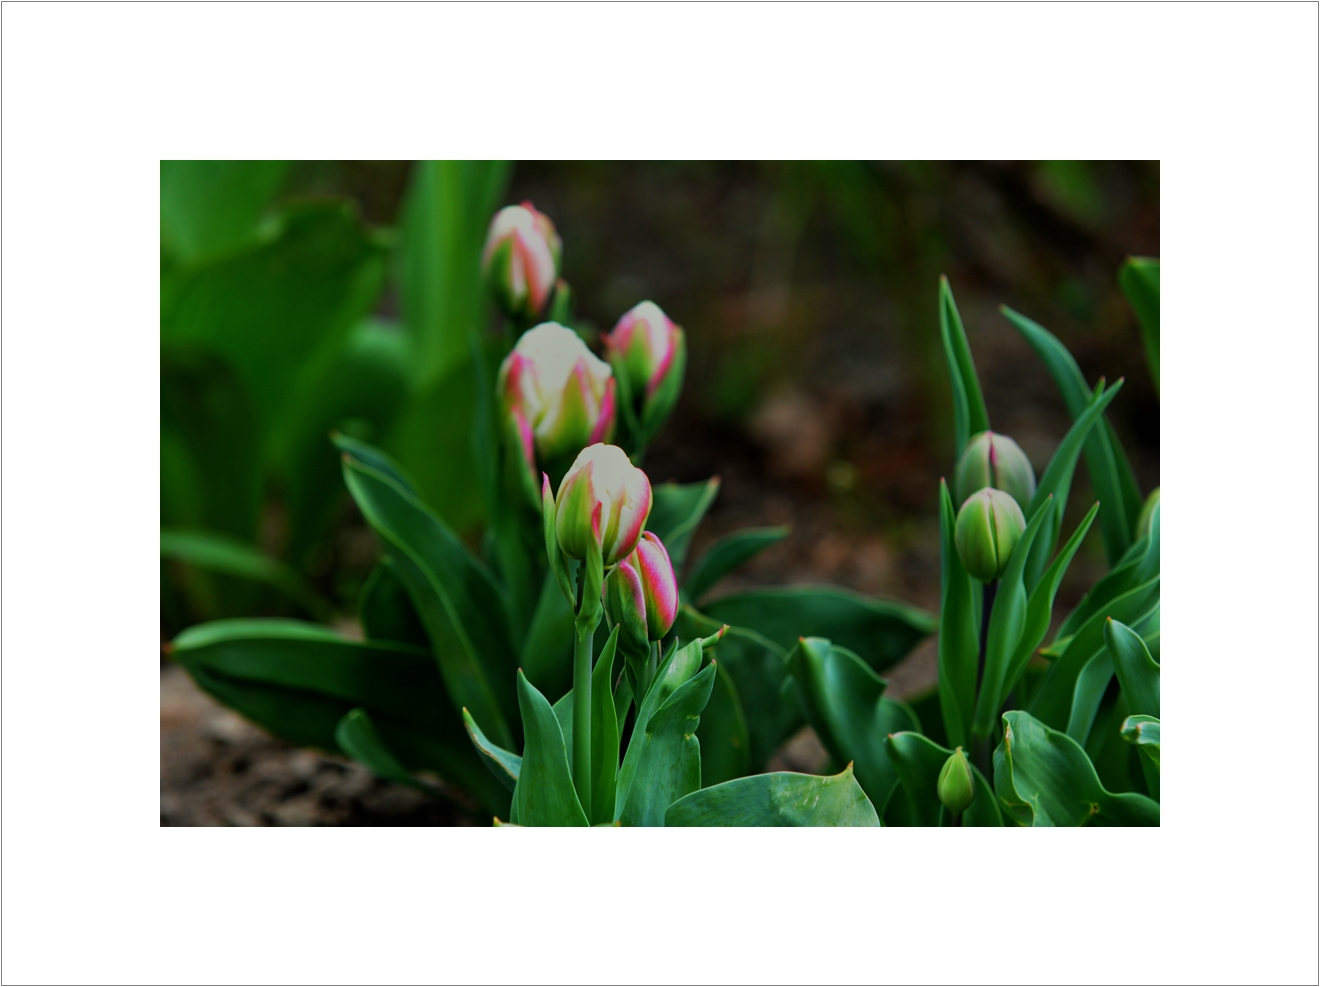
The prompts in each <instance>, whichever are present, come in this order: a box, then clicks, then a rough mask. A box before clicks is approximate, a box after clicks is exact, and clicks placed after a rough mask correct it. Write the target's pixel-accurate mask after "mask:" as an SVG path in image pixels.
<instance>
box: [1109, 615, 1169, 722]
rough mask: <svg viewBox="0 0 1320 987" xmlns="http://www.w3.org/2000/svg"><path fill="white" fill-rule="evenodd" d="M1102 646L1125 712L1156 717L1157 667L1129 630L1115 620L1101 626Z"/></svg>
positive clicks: (1158, 680)
mask: <svg viewBox="0 0 1320 987" xmlns="http://www.w3.org/2000/svg"><path fill="white" fill-rule="evenodd" d="M1105 646H1106V648H1107V649H1108V651H1109V655H1110V657H1111V658H1112V660H1113V663H1114V671H1115V672H1116V673H1117V675H1118V684H1119V687H1120V688H1121V689H1122V690H1123V695H1124V696H1126V697H1127V706H1128V710H1129V711H1130V712H1131V713H1134V714H1138V715H1142V716H1153V717H1155V718H1156V719H1158V718H1159V715H1160V666H1159V665H1157V664H1155V659H1154V658H1152V657H1151V656H1150V651H1149V650H1147V648H1146V644H1145V642H1144V641H1142V640H1141V637H1140V636H1139V635H1138V634H1137V632H1136V631H1134V630H1133V629H1132V628H1131V627H1128V626H1127V625H1126V624H1120V623H1119V622H1118V621H1116V620H1112V619H1111V620H1107V621H1106V622H1105Z"/></svg>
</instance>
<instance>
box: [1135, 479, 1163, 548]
mask: <svg viewBox="0 0 1320 987" xmlns="http://www.w3.org/2000/svg"><path fill="white" fill-rule="evenodd" d="M1159 506H1160V488H1159V487H1156V488H1155V489H1154V490H1152V491H1151V492H1150V496H1149V497H1147V498H1146V503H1144V504H1142V505H1141V513H1140V514H1138V515H1137V540H1138V541H1140V540H1141V539H1142V538H1145V537H1146V536H1147V535H1149V534H1150V519H1151V518H1152V517H1154V516H1155V508H1157V507H1159Z"/></svg>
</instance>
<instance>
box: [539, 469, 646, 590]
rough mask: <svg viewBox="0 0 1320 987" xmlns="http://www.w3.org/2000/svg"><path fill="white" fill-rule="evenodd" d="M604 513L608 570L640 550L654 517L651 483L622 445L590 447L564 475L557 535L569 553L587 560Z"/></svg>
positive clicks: (557, 503) (602, 526)
mask: <svg viewBox="0 0 1320 987" xmlns="http://www.w3.org/2000/svg"><path fill="white" fill-rule="evenodd" d="M598 510H599V512H600V514H599V519H598V523H599V537H600V546H601V555H602V557H603V560H604V564H605V566H606V568H608V567H609V566H612V565H616V564H618V563H619V562H620V561H621V560H622V559H624V558H625V557H626V556H628V555H629V554H630V553H631V552H632V550H633V549H634V548H636V547H637V542H638V539H640V538H641V537H642V529H643V528H645V527H646V519H647V518H648V517H650V515H651V481H650V480H649V479H647V477H646V474H645V473H643V472H642V471H641V470H640V469H638V468H637V467H636V466H634V465H633V464H632V463H631V462H630V461H629V459H628V455H627V453H625V452H624V451H623V450H622V449H620V448H619V447H618V446H609V445H604V444H602V443H597V444H596V445H592V446H588V447H587V448H585V449H583V450H582V451H581V452H580V453H578V457H577V459H576V460H575V461H574V463H573V465H572V466H571V467H569V470H568V472H567V473H565V474H564V479H563V482H561V483H560V484H559V493H558V494H556V496H555V535H556V537H557V538H558V540H559V548H560V549H561V550H562V551H563V553H564V554H565V555H568V556H571V557H572V558H575V559H585V558H586V557H587V553H588V551H589V550H590V548H591V543H592V540H593V539H594V538H595V537H596V536H595V535H594V534H593V525H592V517H593V515H594V514H595V513H596V512H597V511H598Z"/></svg>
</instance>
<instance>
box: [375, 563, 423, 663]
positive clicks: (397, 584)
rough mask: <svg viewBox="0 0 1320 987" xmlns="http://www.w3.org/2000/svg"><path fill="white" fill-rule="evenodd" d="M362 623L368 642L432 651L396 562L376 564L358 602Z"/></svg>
mask: <svg viewBox="0 0 1320 987" xmlns="http://www.w3.org/2000/svg"><path fill="white" fill-rule="evenodd" d="M358 619H359V620H360V621H361V622H362V633H363V635H364V636H365V637H366V639H367V640H368V641H398V642H401V643H403V644H411V645H414V646H415V647H418V648H422V649H424V650H425V651H426V652H427V653H430V651H431V639H430V638H429V637H427V636H426V628H425V627H424V626H422V618H421V617H419V616H418V614H417V608H416V607H414V606H413V604H412V600H411V599H410V598H409V596H408V589H407V587H406V586H404V584H403V580H401V579H400V578H399V575H398V572H397V570H396V568H395V565H394V562H393V561H392V560H391V559H390V557H389V556H385V557H384V558H382V559H381V560H380V561H379V562H377V563H376V568H374V569H372V570H371V575H370V576H368V577H367V581H366V582H365V583H364V584H363V586H362V594H361V596H359V598H358Z"/></svg>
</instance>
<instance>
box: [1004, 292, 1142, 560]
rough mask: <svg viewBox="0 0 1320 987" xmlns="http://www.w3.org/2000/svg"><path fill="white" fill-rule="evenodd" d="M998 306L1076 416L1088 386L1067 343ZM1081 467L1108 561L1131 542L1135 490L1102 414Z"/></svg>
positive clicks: (1088, 397) (1136, 504) (1138, 503)
mask: <svg viewBox="0 0 1320 987" xmlns="http://www.w3.org/2000/svg"><path fill="white" fill-rule="evenodd" d="M999 310H1000V312H1002V313H1003V314H1004V317H1005V318H1006V319H1008V321H1009V322H1011V323H1012V324H1013V326H1014V328H1016V329H1017V330H1018V332H1020V333H1022V335H1023V337H1024V338H1025V339H1026V340H1027V342H1028V343H1029V344H1030V345H1031V348H1032V349H1034V350H1035V351H1036V353H1037V355H1038V356H1040V358H1041V360H1042V361H1044V363H1045V367H1046V369H1047V370H1048V371H1049V373H1050V376H1051V377H1053V378H1054V383H1055V384H1056V385H1058V388H1059V392H1060V394H1062V395H1063V401H1064V404H1066V405H1067V406H1068V414H1069V415H1071V416H1072V418H1073V420H1074V421H1076V420H1077V419H1078V418H1080V417H1081V415H1082V413H1083V412H1084V411H1085V410H1086V405H1087V403H1088V402H1089V401H1090V400H1091V389H1090V388H1089V387H1087V384H1086V378H1085V377H1083V376H1082V371H1081V369H1080V368H1079V367H1078V366H1077V361H1076V360H1074V359H1073V357H1072V354H1071V353H1069V352H1068V349H1067V347H1065V346H1064V345H1063V344H1062V343H1061V342H1059V340H1058V339H1056V338H1055V337H1054V335H1053V334H1052V333H1050V331H1049V330H1047V329H1046V328H1044V327H1043V326H1041V325H1038V324H1037V323H1035V322H1033V321H1032V320H1031V319H1028V318H1027V317H1026V316H1024V315H1019V314H1018V313H1017V312H1014V311H1013V310H1012V309H1011V308H1009V307H1008V306H1006V305H1005V306H1000V309H999ZM1086 469H1087V472H1088V473H1090V474H1091V487H1092V489H1093V490H1094V492H1095V496H1096V499H1097V500H1099V501H1100V529H1101V533H1102V534H1103V536H1104V542H1105V553H1106V555H1107V556H1108V557H1109V564H1110V565H1113V564H1114V563H1115V562H1117V561H1118V560H1119V559H1120V558H1122V556H1123V553H1124V552H1126V551H1127V549H1128V546H1129V545H1130V544H1131V543H1132V529H1133V527H1134V526H1135V524H1136V522H1137V515H1138V514H1139V513H1140V512H1141V496H1140V494H1139V492H1138V490H1137V481H1136V478H1135V477H1134V476H1133V475H1132V467H1131V465H1130V464H1129V463H1128V461H1127V457H1126V456H1125V455H1124V454H1123V450H1122V447H1121V445H1120V444H1119V442H1118V437H1117V436H1116V435H1115V434H1114V431H1113V427H1112V426H1110V425H1109V424H1108V421H1107V420H1106V425H1105V428H1103V429H1099V428H1097V429H1092V430H1091V432H1090V434H1089V435H1088V436H1087V439H1086Z"/></svg>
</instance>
